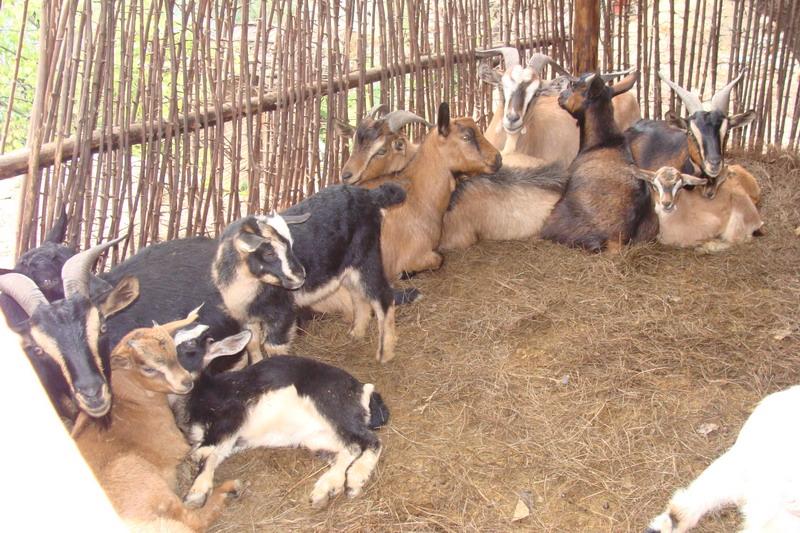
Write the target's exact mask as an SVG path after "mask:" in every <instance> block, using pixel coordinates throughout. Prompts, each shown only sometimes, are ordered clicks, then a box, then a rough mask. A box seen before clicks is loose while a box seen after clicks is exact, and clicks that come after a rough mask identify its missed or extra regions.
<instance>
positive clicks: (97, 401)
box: [0, 237, 139, 418]
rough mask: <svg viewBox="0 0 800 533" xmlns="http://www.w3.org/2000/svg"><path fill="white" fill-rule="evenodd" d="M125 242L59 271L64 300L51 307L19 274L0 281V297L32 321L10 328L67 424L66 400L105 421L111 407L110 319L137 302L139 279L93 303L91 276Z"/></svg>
mask: <svg viewBox="0 0 800 533" xmlns="http://www.w3.org/2000/svg"><path fill="white" fill-rule="evenodd" d="M123 238H124V237H122V238H120V239H116V240H113V241H109V242H107V243H104V244H100V245H97V246H94V247H93V248H90V249H89V250H85V251H84V252H81V253H79V254H76V255H74V256H72V257H70V258H69V259H67V261H66V262H65V263H64V266H63V268H62V269H61V277H62V278H63V289H64V296H65V297H64V299H63V300H58V301H55V302H52V303H51V302H48V301H47V298H45V296H44V294H42V292H41V291H40V290H39V288H38V287H37V286H36V283H34V281H33V280H31V279H30V278H28V277H27V276H24V275H22V274H19V273H11V274H5V275H2V276H0V291H2V292H3V293H4V294H5V295H7V296H9V297H11V298H12V299H13V300H14V301H16V303H17V304H18V305H19V306H20V307H21V308H22V309H23V311H24V312H25V313H26V314H27V316H28V317H29V318H28V319H26V320H24V321H23V322H20V323H15V324H11V323H10V324H9V327H10V328H11V329H12V330H13V331H14V332H15V333H17V335H19V337H20V340H21V344H22V348H23V350H25V353H26V354H27V355H28V357H29V358H30V360H31V364H32V365H33V367H34V368H35V369H36V371H37V373H38V374H39V377H40V378H41V380H42V384H43V385H44V387H45V389H46V390H47V393H48V395H49V396H50V399H51V400H52V401H53V405H54V406H55V407H56V409H57V410H58V411H59V413H60V414H61V415H63V416H65V417H67V418H73V417H74V415H75V412H74V410H73V409H72V406H69V405H67V404H66V402H65V400H66V399H70V400H74V403H75V404H77V407H78V408H79V409H81V410H83V411H84V412H86V413H87V414H89V415H90V416H93V417H102V416H104V415H105V414H106V413H108V410H109V409H110V407H111V393H110V391H109V385H108V379H109V372H110V368H109V366H108V355H109V344H108V337H107V335H106V330H107V323H106V320H107V319H108V317H110V316H113V315H114V314H115V313H118V312H119V311H121V310H123V309H124V308H125V307H127V306H128V305H130V303H131V302H132V301H133V300H135V299H136V297H137V296H138V293H139V284H138V281H137V280H136V278H132V277H125V278H122V279H120V280H119V282H118V283H116V284H115V285H116V286H115V287H114V288H113V289H111V290H109V291H106V292H104V293H103V294H100V295H94V296H92V297H91V298H90V294H89V270H90V268H91V267H92V265H93V264H94V262H95V261H96V260H97V258H98V257H99V256H100V254H102V253H103V251H105V250H106V249H108V248H109V247H111V246H113V245H114V244H116V243H118V242H119V241H121V240H122V239H123Z"/></svg>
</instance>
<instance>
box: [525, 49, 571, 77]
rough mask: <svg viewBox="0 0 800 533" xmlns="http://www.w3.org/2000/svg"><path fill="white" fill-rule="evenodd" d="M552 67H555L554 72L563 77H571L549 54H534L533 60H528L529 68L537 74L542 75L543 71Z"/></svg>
mask: <svg viewBox="0 0 800 533" xmlns="http://www.w3.org/2000/svg"><path fill="white" fill-rule="evenodd" d="M547 65H550V66H551V67H553V70H554V71H555V72H557V73H559V74H561V75H563V76H571V75H570V73H569V72H567V71H566V70H565V69H564V67H562V66H561V65H559V64H558V63H556V62H555V61H553V58H552V57H550V56H549V55H547V54H538V53H537V54H533V55H532V56H531V58H530V59H529V60H528V66H529V67H531V68H532V69H533V70H534V71H536V73H537V74H541V73H542V69H544V67H546V66H547Z"/></svg>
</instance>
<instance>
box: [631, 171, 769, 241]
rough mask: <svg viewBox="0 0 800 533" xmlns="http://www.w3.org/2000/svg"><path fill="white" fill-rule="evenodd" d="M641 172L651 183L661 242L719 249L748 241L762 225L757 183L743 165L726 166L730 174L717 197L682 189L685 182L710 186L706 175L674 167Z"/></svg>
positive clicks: (644, 178)
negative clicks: (698, 174) (697, 174)
mask: <svg viewBox="0 0 800 533" xmlns="http://www.w3.org/2000/svg"><path fill="white" fill-rule="evenodd" d="M640 172H641V174H640V176H641V178H642V179H643V180H645V181H647V182H649V183H650V184H651V185H652V190H653V206H654V209H655V212H656V213H657V214H658V219H659V233H658V240H659V242H661V243H662V244H666V245H668V246H677V247H681V248H688V247H698V250H700V251H702V252H718V251H721V250H725V249H727V248H729V247H730V246H731V245H732V244H739V243H744V242H748V241H749V240H750V239H751V238H752V236H753V234H754V233H756V232H758V231H759V230H760V229H761V226H762V225H763V222H762V220H761V217H760V215H759V214H758V209H756V202H758V200H759V197H760V188H759V186H758V182H756V180H755V177H754V176H753V175H752V174H750V173H749V172H747V171H746V170H745V169H744V168H742V167H740V166H739V165H731V166H730V167H728V168H726V169H723V172H724V173H727V174H728V175H727V177H726V179H724V180H722V185H720V186H719V189H718V190H717V194H716V195H715V196H714V198H713V199H708V198H706V197H705V196H704V194H703V192H702V190H701V189H700V188H695V189H693V190H685V191H682V192H681V188H683V187H684V186H686V185H705V183H706V178H698V177H695V176H692V175H690V174H682V173H681V172H679V171H678V170H677V169H675V168H672V167H663V168H661V169H659V170H658V171H657V172H649V171H644V170H642V171H640Z"/></svg>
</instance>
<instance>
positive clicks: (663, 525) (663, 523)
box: [645, 514, 672, 533]
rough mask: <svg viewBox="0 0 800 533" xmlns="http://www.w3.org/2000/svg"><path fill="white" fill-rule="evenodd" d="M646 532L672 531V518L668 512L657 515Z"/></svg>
mask: <svg viewBox="0 0 800 533" xmlns="http://www.w3.org/2000/svg"><path fill="white" fill-rule="evenodd" d="M645 533H672V519H671V518H670V517H669V515H668V514H662V515H659V516H657V517H656V518H655V519H654V520H653V521H652V522H650V525H649V526H647V529H646V530H645Z"/></svg>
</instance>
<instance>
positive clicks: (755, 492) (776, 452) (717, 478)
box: [647, 385, 800, 533]
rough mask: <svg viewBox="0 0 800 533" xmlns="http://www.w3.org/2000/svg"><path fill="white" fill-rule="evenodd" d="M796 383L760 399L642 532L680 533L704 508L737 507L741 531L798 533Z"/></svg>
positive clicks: (799, 393)
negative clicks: (726, 445)
mask: <svg viewBox="0 0 800 533" xmlns="http://www.w3.org/2000/svg"><path fill="white" fill-rule="evenodd" d="M798 413H800V385H798V386H794V387H791V388H789V389H786V390H783V391H780V392H776V393H774V394H771V395H769V396H767V397H766V398H764V399H763V400H762V401H761V403H760V404H759V405H758V406H757V407H756V408H755V410H753V413H752V414H751V415H750V418H748V419H747V421H746V422H745V424H744V426H743V427H742V430H741V431H740V432H739V436H738V438H737V439H736V443H735V444H734V445H733V446H732V447H731V449H730V450H728V451H727V452H725V453H724V454H723V455H722V456H720V457H719V458H718V459H717V460H716V461H714V462H713V463H711V465H710V466H709V467H708V468H706V469H705V470H704V471H703V473H702V474H700V475H699V476H698V477H697V479H695V480H694V481H693V482H692V483H691V484H690V485H689V486H688V487H687V488H685V489H679V490H678V491H677V492H676V493H675V495H674V496H673V497H672V499H671V500H670V502H669V504H668V505H667V509H666V511H664V513H662V514H660V515H659V516H657V517H656V518H655V519H654V520H653V521H652V522H651V523H650V526H649V527H648V528H647V533H681V532H684V531H688V530H690V529H691V528H693V527H694V526H695V525H696V524H697V522H698V521H699V520H700V518H702V517H703V515H705V514H706V513H707V512H709V511H712V510H714V509H718V508H720V507H723V506H726V505H734V504H735V505H737V506H738V507H739V509H740V510H741V511H742V513H743V514H744V519H745V520H744V525H743V526H742V529H741V532H742V533H755V532H759V533H772V532H774V533H779V532H780V533H783V532H791V531H800V424H798V423H797V416H798Z"/></svg>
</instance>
